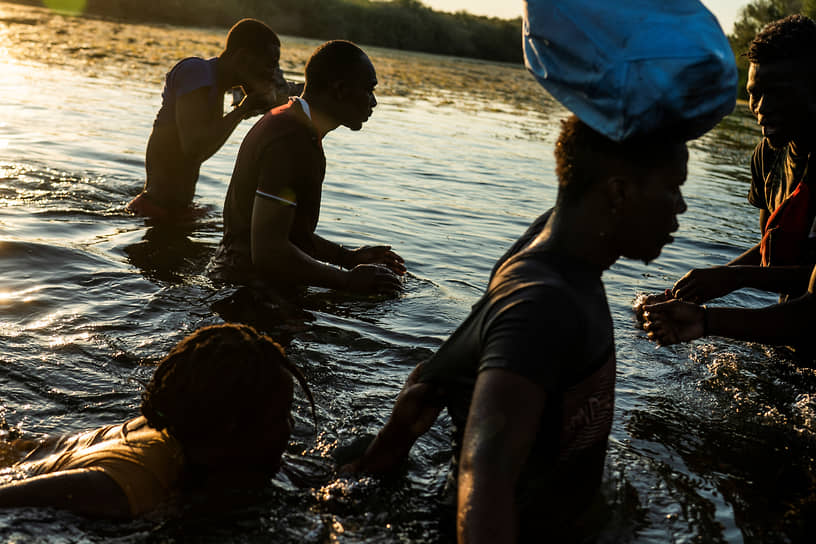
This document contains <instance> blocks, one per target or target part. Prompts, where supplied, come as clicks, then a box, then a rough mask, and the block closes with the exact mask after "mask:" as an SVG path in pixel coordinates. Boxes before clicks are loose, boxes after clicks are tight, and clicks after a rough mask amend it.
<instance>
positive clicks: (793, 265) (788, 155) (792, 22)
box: [636, 15, 816, 312]
mask: <svg viewBox="0 0 816 544" xmlns="http://www.w3.org/2000/svg"><path fill="white" fill-rule="evenodd" d="M814 51H816V23H814V21H812V20H811V19H808V18H807V17H805V16H803V15H791V16H790V17H786V18H784V19H781V20H779V21H775V22H773V23H770V24H769V25H767V26H766V27H765V28H763V29H762V30H761V31H760V32H759V34H757V35H756V37H755V38H754V40H753V41H752V42H751V45H750V46H749V48H748V52H747V53H746V56H747V57H748V60H750V61H751V65H750V68H749V71H748V84H747V90H748V97H749V107H750V108H751V112H752V113H753V114H754V115H755V116H756V119H757V123H759V125H760V126H761V127H762V136H763V138H762V141H760V142H759V144H758V145H757V146H756V149H755V150H754V154H753V158H752V159H751V190H750V192H749V194H748V201H749V202H750V203H751V204H753V205H754V206H756V207H757V208H759V226H760V231H761V234H762V238H761V240H760V242H759V243H758V244H756V245H755V246H753V247H752V248H751V249H749V250H748V251H746V252H745V253H743V254H742V255H740V256H739V257H737V258H736V259H734V260H733V261H731V262H730V263H728V264H727V265H725V266H717V267H714V268H705V269H696V270H692V271H690V272H689V273H687V274H686V275H685V276H683V277H682V278H680V280H679V281H678V282H677V283H675V284H674V287H673V288H672V289H670V290H667V291H666V293H665V294H660V295H652V296H650V297H648V298H647V299H646V300H645V301H644V304H654V303H656V302H662V301H665V300H668V299H670V298H677V299H680V300H685V301H691V302H696V303H703V302H705V301H707V300H711V299H714V298H718V297H721V296H723V295H726V294H728V293H730V292H731V291H734V290H737V289H741V288H744V287H753V288H756V289H762V290H765V291H773V292H777V293H780V294H781V300H785V299H787V298H789V297H796V296H799V295H801V294H803V293H804V292H805V291H806V290H807V285H808V278H809V277H810V272H811V270H812V268H813V264H814V263H816V222H814V216H816V196H814V191H816V187H813V186H812V185H813V184H812V182H811V179H812V178H813V177H814V176H816V164H814V160H813V158H812V157H811V155H812V150H813V148H814V147H815V146H816V132H814V127H816V55H814ZM636 310H637V311H638V312H640V311H641V308H640V307H639V308H637V309H636Z"/></svg>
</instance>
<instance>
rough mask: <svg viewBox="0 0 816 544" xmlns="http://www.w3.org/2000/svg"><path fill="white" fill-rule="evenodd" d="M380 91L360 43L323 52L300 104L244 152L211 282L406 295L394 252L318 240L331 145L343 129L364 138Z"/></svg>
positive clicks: (256, 133)
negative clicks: (326, 143) (328, 139)
mask: <svg viewBox="0 0 816 544" xmlns="http://www.w3.org/2000/svg"><path fill="white" fill-rule="evenodd" d="M376 85H377V74H376V72H375V70H374V66H373V65H372V64H371V61H370V60H369V58H368V56H367V55H366V54H365V53H364V52H363V51H362V50H361V49H360V48H358V47H357V46H356V45H354V44H353V43H351V42H347V41H343V40H336V41H331V42H327V43H325V44H323V45H321V46H320V47H318V48H317V50H316V51H315V52H314V53H313V54H312V56H311V58H310V59H309V61H308V62H307V63H306V86H305V88H304V90H303V94H302V96H300V97H297V98H293V99H291V100H290V101H289V103H288V104H285V105H283V106H280V107H278V108H276V109H274V110H272V111H270V112H268V113H267V114H266V115H264V116H263V117H262V118H261V119H260V120H259V121H258V122H257V123H256V124H255V126H254V127H252V129H251V130H250V131H249V133H247V135H246V138H245V139H244V141H243V143H242V144H241V149H240V151H239V152H238V158H237V160H236V163H235V170H234V171H233V173H232V179H231V180H230V185H229V189H228V190H227V197H226V201H225V202H224V237H223V239H222V241H221V244H220V246H219V248H218V250H217V251H216V254H215V256H214V257H213V260H212V262H211V263H210V270H209V273H210V276H211V277H213V278H214V279H217V280H223V281H229V282H234V283H254V282H256V281H260V282H263V283H265V284H267V285H271V286H274V287H286V286H295V285H300V286H304V285H314V286H320V287H328V288H332V289H341V290H348V291H356V292H383V291H394V290H396V289H399V288H400V285H401V283H400V280H399V277H398V276H397V275H398V274H404V273H405V265H404V263H403V260H402V258H401V257H400V256H399V255H397V254H396V253H394V252H393V251H391V248H390V246H367V247H362V248H358V249H353V250H351V249H348V248H345V247H343V246H341V245H338V244H336V243H334V242H331V241H329V240H326V239H325V238H322V237H321V236H319V235H317V234H316V233H315V229H316V227H317V222H318V218H319V215H320V198H321V193H322V188H323V178H324V175H325V172H326V157H325V155H324V154H323V140H324V138H325V136H326V134H328V133H329V132H331V131H332V130H334V129H335V128H337V127H339V126H341V125H343V126H346V127H348V128H350V129H351V130H354V131H357V130H360V129H361V128H362V126H363V123H365V122H366V121H367V120H368V118H369V117H370V116H371V113H372V111H373V108H374V106H376V105H377V100H376V99H375V98H374V87H375V86H376ZM332 264H333V265H337V266H331V265H332Z"/></svg>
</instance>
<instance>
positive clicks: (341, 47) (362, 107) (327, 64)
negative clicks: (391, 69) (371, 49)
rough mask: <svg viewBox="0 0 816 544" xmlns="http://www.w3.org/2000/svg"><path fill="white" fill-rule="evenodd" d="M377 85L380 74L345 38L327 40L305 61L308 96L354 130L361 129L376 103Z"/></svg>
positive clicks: (310, 100) (357, 48)
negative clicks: (375, 89)
mask: <svg viewBox="0 0 816 544" xmlns="http://www.w3.org/2000/svg"><path fill="white" fill-rule="evenodd" d="M376 86H377V73H376V71H375V70H374V65H373V64H371V60H370V59H369V58H368V56H367V55H366V54H365V53H364V52H363V50H362V49H360V48H359V47H357V46H356V45H354V44H353V43H351V42H347V41H345V40H333V41H330V42H326V43H324V44H323V45H321V46H320V47H318V48H317V49H316V50H315V52H314V53H312V56H311V57H310V58H309V61H308V62H307V63H306V87H305V89H304V96H305V97H306V99H307V100H308V101H309V102H310V103H312V102H315V103H316V104H319V107H321V108H322V109H324V110H326V112H327V113H328V114H329V115H331V116H332V117H333V118H334V119H335V120H336V121H337V122H338V124H340V125H344V126H346V127H348V128H350V129H351V130H360V129H361V128H362V126H363V123H365V122H366V121H367V120H368V118H369V117H370V116H371V113H372V111H373V109H374V106H376V105H377V100H376V99H375V98H374V88H375V87H376Z"/></svg>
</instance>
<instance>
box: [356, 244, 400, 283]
mask: <svg viewBox="0 0 816 544" xmlns="http://www.w3.org/2000/svg"><path fill="white" fill-rule="evenodd" d="M348 264H349V265H350V268H354V267H355V266H357V265H361V264H382V265H385V266H387V267H388V268H389V269H390V270H391V271H392V272H394V273H395V274H399V275H400V276H402V275H403V274H405V261H404V260H403V258H402V257H400V256H399V255H397V254H396V253H395V252H393V251H391V246H363V247H361V248H357V249H354V250H352V251H351V252H350V253H349V258H348Z"/></svg>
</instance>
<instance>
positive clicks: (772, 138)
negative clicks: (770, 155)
mask: <svg viewBox="0 0 816 544" xmlns="http://www.w3.org/2000/svg"><path fill="white" fill-rule="evenodd" d="M765 139H766V140H768V145H770V146H771V149H773V150H774V151H779V150H780V149H785V147H786V146H787V145H788V143H790V141H791V139H790V138H788V137H787V136H785V135H783V134H779V133H776V134H769V135H767V136H765Z"/></svg>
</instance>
